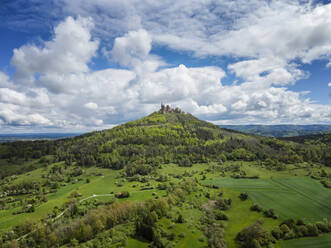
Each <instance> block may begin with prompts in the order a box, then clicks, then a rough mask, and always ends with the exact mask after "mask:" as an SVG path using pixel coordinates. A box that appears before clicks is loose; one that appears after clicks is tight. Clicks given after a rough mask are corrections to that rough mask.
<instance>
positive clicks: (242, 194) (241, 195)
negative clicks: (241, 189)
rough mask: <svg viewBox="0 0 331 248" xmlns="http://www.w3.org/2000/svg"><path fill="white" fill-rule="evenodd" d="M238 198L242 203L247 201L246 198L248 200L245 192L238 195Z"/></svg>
mask: <svg viewBox="0 0 331 248" xmlns="http://www.w3.org/2000/svg"><path fill="white" fill-rule="evenodd" d="M239 198H240V199H241V200H242V201H245V200H247V198H248V194H247V193H246V192H245V193H240V195H239Z"/></svg>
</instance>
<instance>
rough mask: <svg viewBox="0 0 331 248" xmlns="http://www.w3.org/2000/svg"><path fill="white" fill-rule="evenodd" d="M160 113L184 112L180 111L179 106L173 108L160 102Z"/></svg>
mask: <svg viewBox="0 0 331 248" xmlns="http://www.w3.org/2000/svg"><path fill="white" fill-rule="evenodd" d="M160 113H161V114H169V113H177V114H185V112H184V111H182V110H181V109H180V108H175V109H173V108H172V107H170V106H169V105H164V104H163V103H161V109H160Z"/></svg>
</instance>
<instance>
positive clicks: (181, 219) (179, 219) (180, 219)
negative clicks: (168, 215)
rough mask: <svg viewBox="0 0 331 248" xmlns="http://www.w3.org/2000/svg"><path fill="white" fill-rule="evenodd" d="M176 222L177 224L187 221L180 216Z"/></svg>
mask: <svg viewBox="0 0 331 248" xmlns="http://www.w3.org/2000/svg"><path fill="white" fill-rule="evenodd" d="M176 222H177V223H184V222H185V221H184V218H183V215H181V214H179V215H178V218H177V221H176Z"/></svg>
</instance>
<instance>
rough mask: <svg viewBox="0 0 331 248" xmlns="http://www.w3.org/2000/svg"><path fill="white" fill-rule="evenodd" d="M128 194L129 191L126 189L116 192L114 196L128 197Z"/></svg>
mask: <svg viewBox="0 0 331 248" xmlns="http://www.w3.org/2000/svg"><path fill="white" fill-rule="evenodd" d="M129 196H130V193H129V192H128V191H122V192H118V193H117V194H116V195H115V197H116V198H128V197H129Z"/></svg>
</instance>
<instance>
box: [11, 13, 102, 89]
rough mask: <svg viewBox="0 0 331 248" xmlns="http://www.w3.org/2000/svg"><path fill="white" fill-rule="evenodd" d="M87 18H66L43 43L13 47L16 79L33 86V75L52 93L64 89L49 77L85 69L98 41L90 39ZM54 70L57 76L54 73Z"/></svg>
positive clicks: (12, 62)
mask: <svg viewBox="0 0 331 248" xmlns="http://www.w3.org/2000/svg"><path fill="white" fill-rule="evenodd" d="M92 27H93V22H92V20H91V19H89V18H80V17H79V18H77V19H73V18H72V17H68V18H66V19H65V21H63V22H61V23H60V24H59V25H58V26H56V27H55V29H54V38H53V39H52V40H51V41H47V42H45V43H44V44H43V46H41V47H39V46H37V45H24V46H22V47H20V48H18V49H14V55H13V57H12V60H11V64H12V65H13V66H15V68H16V73H15V81H16V82H17V83H25V84H29V85H33V84H34V83H35V79H36V76H38V77H40V80H39V81H38V82H39V84H41V86H44V87H49V88H50V89H51V90H52V91H53V92H60V91H61V90H63V88H62V87H61V86H59V87H56V85H54V84H52V82H53V81H54V80H51V78H52V77H59V76H61V75H68V74H75V73H82V72H88V70H89V68H88V65H87V63H88V62H89V61H90V60H91V58H92V57H93V56H95V55H96V51H97V49H98V44H99V42H98V41H97V40H91V34H90V29H91V28H92ZM54 73H56V75H54Z"/></svg>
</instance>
